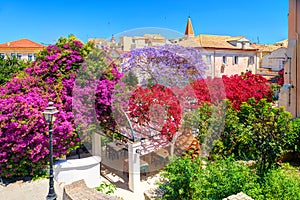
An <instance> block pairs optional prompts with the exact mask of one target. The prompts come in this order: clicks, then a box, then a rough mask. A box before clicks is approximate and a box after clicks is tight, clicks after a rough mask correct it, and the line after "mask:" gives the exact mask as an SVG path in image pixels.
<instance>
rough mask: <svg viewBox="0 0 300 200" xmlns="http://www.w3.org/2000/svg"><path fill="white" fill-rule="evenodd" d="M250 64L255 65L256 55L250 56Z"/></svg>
mask: <svg viewBox="0 0 300 200" xmlns="http://www.w3.org/2000/svg"><path fill="white" fill-rule="evenodd" d="M249 64H250V65H253V64H254V56H250V57H249Z"/></svg>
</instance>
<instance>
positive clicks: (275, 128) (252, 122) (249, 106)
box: [184, 99, 300, 174]
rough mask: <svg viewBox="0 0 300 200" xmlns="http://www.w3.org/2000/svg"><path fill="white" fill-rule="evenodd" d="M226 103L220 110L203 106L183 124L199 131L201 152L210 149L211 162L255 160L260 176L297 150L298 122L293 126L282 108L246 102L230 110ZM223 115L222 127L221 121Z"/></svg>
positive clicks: (289, 117) (198, 137) (264, 101)
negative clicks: (286, 155) (223, 159)
mask: <svg viewBox="0 0 300 200" xmlns="http://www.w3.org/2000/svg"><path fill="white" fill-rule="evenodd" d="M225 103H226V106H223V107H220V106H219V107H217V106H213V105H210V104H203V105H202V106H201V107H199V108H198V109H197V110H195V111H194V112H192V113H190V114H189V115H187V116H185V121H184V127H195V126H196V127H197V128H198V130H199V134H198V136H197V139H198V140H199V141H200V143H201V145H202V149H201V150H202V151H206V149H207V146H211V148H212V147H213V149H212V151H211V152H210V153H211V156H212V157H213V158H214V159H218V158H222V157H223V158H224V157H228V156H230V155H233V156H234V157H235V158H236V159H242V160H250V159H252V160H258V163H259V173H260V174H263V173H265V172H266V171H267V170H269V169H271V167H272V165H273V164H274V163H275V162H277V161H278V159H279V158H280V156H281V155H282V154H283V153H285V152H286V151H287V150H289V149H291V148H297V145H296V146H295V142H297V141H298V139H299V134H298V133H299V130H300V123H298V122H300V121H296V120H295V122H294V123H293V124H294V125H293V126H292V125H291V119H292V116H291V114H290V113H289V112H286V111H285V110H284V109H283V108H276V107H273V105H272V104H271V103H269V102H267V101H266V100H265V99H262V100H260V101H258V102H256V101H255V99H249V100H248V102H243V103H242V104H241V106H240V110H236V109H234V108H232V106H231V104H230V102H229V101H225ZM225 108H226V109H225ZM223 112H226V114H225V124H224V123H222V119H221V117H222V113H223ZM223 125H224V127H222V126H223ZM217 136H220V137H217ZM207 141H209V142H207ZM202 153H203V152H202Z"/></svg>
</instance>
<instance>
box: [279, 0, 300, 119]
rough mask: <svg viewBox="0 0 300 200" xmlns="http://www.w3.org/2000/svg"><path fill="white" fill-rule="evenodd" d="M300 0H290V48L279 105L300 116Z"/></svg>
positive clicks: (288, 49)
mask: <svg viewBox="0 0 300 200" xmlns="http://www.w3.org/2000/svg"><path fill="white" fill-rule="evenodd" d="M299 22H300V0H289V15H288V48H287V53H286V62H285V64H284V71H285V73H284V85H283V87H282V88H281V89H280V93H279V105H280V106H284V107H285V108H286V110H287V111H289V112H291V113H292V115H293V116H294V117H300V35H299V33H300V24H299Z"/></svg>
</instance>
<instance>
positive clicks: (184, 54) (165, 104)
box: [116, 45, 206, 139]
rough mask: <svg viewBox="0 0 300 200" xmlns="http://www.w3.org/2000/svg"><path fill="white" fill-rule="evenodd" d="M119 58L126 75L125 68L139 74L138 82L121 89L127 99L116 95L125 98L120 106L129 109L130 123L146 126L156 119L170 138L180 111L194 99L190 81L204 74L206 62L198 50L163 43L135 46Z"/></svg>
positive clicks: (189, 106)
mask: <svg viewBox="0 0 300 200" xmlns="http://www.w3.org/2000/svg"><path fill="white" fill-rule="evenodd" d="M122 58H123V63H122V64H121V68H122V70H123V71H124V72H125V79H126V75H127V74H126V73H128V72H131V73H134V74H135V75H136V77H137V78H138V86H136V87H135V88H134V89H131V90H130V91H129V92H124V91H123V92H124V94H125V93H126V95H127V96H128V97H127V99H126V98H124V96H126V95H118V96H117V95H116V96H117V98H118V97H120V96H122V98H123V99H124V100H123V102H124V101H125V102H127V104H126V103H123V104H122V106H123V109H124V110H127V109H128V111H127V112H128V113H129V116H130V120H131V122H132V123H133V126H135V124H137V125H138V124H139V125H143V126H146V127H147V126H150V125H153V123H155V124H157V125H158V127H160V130H159V131H160V133H161V134H163V135H165V136H167V138H168V139H171V138H172V136H173V135H174V134H175V133H176V132H177V131H178V130H179V128H180V123H181V117H182V114H183V112H184V111H186V110H187V109H190V108H192V105H193V103H194V102H195V101H196V97H195V94H194V92H193V90H192V88H191V87H190V86H189V83H190V82H191V81H195V80H197V79H202V78H203V76H204V73H205V70H206V66H205V65H204V63H203V62H202V55H201V53H200V51H199V50H197V49H195V48H184V47H182V46H179V45H163V46H158V47H145V48H142V49H134V50H132V51H130V52H129V53H125V54H124V55H123V56H122ZM130 75H131V76H132V74H130ZM125 84H126V82H125ZM187 88H189V89H187ZM125 90H126V89H125ZM154 116H155V117H154Z"/></svg>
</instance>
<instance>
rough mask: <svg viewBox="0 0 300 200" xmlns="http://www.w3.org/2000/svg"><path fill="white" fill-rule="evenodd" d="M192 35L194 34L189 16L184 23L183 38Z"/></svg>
mask: <svg viewBox="0 0 300 200" xmlns="http://www.w3.org/2000/svg"><path fill="white" fill-rule="evenodd" d="M194 36H195V35H194V30H193V25H192V21H191V18H190V16H189V18H188V21H187V23H186V28H185V33H184V37H185V38H191V37H194Z"/></svg>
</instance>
